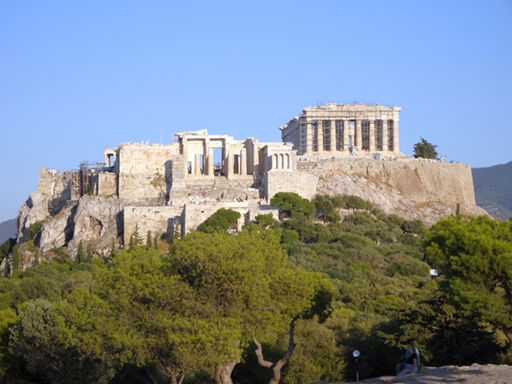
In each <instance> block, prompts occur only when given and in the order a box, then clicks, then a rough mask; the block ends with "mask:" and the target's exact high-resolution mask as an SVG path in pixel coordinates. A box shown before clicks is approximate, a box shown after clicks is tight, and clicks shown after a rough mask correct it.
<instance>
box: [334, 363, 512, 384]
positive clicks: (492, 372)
mask: <svg viewBox="0 0 512 384" xmlns="http://www.w3.org/2000/svg"><path fill="white" fill-rule="evenodd" d="M353 383H355V382H351V383H350V384H353ZM360 383H364V384H386V383H408V384H437V383H447V384H457V383H463V384H512V366H510V365H493V364H488V365H480V364H473V365H471V366H467V367H457V366H446V367H439V368H430V367H426V368H425V369H423V370H422V371H421V373H418V374H416V375H409V376H405V377H394V376H383V377H376V378H373V379H366V380H361V381H360ZM340 384H341V383H340ZM345 384H349V383H345Z"/></svg>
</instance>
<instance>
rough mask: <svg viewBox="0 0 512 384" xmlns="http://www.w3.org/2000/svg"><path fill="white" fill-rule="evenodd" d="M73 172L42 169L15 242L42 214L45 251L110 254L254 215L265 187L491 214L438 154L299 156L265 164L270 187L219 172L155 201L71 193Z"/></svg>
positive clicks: (421, 211)
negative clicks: (272, 166) (288, 162)
mask: <svg viewBox="0 0 512 384" xmlns="http://www.w3.org/2000/svg"><path fill="white" fill-rule="evenodd" d="M106 175H109V174H108V173H106ZM99 176H102V174H100V175H99ZM73 177H75V179H76V174H75V176H73V174H72V173H71V172H65V173H60V172H57V171H55V170H48V169H47V168H46V167H43V168H42V169H41V172H40V180H39V186H38V187H37V189H36V191H34V192H33V193H31V194H30V196H29V198H28V200H27V201H26V203H25V204H24V205H23V206H22V207H21V209H20V211H19V214H18V238H17V241H18V243H23V242H24V241H26V240H27V233H28V232H27V229H28V228H30V227H31V226H32V225H33V224H35V223H37V222H41V223H42V229H41V231H40V233H39V234H38V235H37V236H36V238H35V239H34V246H35V247H36V249H37V250H38V251H39V252H40V253H44V252H48V251H50V250H52V249H54V248H60V247H67V249H68V253H70V254H71V255H72V256H74V255H75V254H76V250H77V248H78V246H79V244H80V243H82V245H83V247H84V249H87V250H88V251H89V252H91V253H92V254H93V255H95V256H107V255H108V254H109V253H110V251H111V249H112V246H113V245H114V246H115V247H116V248H117V247H120V246H121V245H122V244H123V237H124V242H127V241H129V237H130V234H133V232H134V231H135V230H136V228H137V227H138V228H139V235H141V236H144V235H145V234H146V232H149V231H151V233H152V234H154V235H158V234H162V233H170V232H169V231H171V232H173V230H171V229H170V228H174V226H175V223H176V222H177V221H180V220H181V221H184V222H180V225H182V226H183V228H185V229H186V230H190V229H193V228H195V227H197V225H199V224H200V222H201V221H202V220H204V219H205V218H206V217H208V216H209V215H210V214H211V213H213V212H215V210H216V209H219V208H220V207H231V205H230V204H235V206H236V207H238V208H239V209H241V213H242V216H247V217H253V216H254V215H251V212H252V213H254V212H256V211H258V212H259V210H260V209H263V208H262V206H260V204H259V203H260V199H259V198H261V197H263V195H264V193H265V191H267V193H268V194H267V196H269V197H271V196H272V195H273V194H274V193H276V192H278V191H291V192H297V193H299V194H301V195H303V196H304V197H307V198H312V197H313V196H314V194H315V193H318V194H328V195H335V194H353V195H357V196H360V197H362V198H363V199H365V200H369V201H371V202H373V203H374V204H375V205H376V206H378V207H379V208H380V209H382V210H383V211H384V212H386V213H394V214H397V215H399V216H402V217H404V218H407V219H421V220H423V221H425V222H426V223H434V222H436V221H437V220H438V219H439V218H441V217H445V216H448V215H453V214H454V213H455V212H456V210H457V209H459V210H460V212H461V213H466V214H471V215H481V214H486V212H485V211H484V210H483V209H481V208H479V207H477V206H476V205H475V196H474V191H473V181H472V174H471V169H470V168H469V167H468V166H466V165H464V164H452V163H443V162H440V161H436V160H423V159H410V158H395V159H386V160H384V159H383V160H374V159H372V158H369V157H362V156H360V157H351V156H345V157H338V158H334V157H326V158H319V157H318V156H316V157H313V156H311V157H306V156H301V157H299V158H298V161H297V169H296V170H294V171H292V170H289V169H286V170H280V169H278V170H271V171H269V172H267V176H266V177H265V178H264V179H263V183H266V184H267V189H266V190H265V188H260V189H259V192H258V189H254V188H250V187H249V186H250V185H251V184H252V182H253V180H252V179H249V178H247V180H246V179H240V180H239V179H235V180H232V179H229V178H225V177H218V178H217V177H215V178H213V179H212V180H211V181H210V182H209V183H206V182H205V181H204V180H203V181H201V180H194V182H195V184H193V183H191V184H190V185H188V186H187V190H186V191H187V193H186V194H183V196H182V197H179V196H178V195H176V196H174V195H172V198H171V200H170V201H169V202H168V203H167V204H165V203H164V204H155V201H154V199H138V200H136V201H134V200H127V199H123V198H120V197H119V196H118V195H115V194H114V195H111V196H108V197H107V196H101V195H100V194H99V192H98V191H99V189H98V190H97V191H96V194H95V192H94V188H92V194H91V195H87V194H86V195H84V196H82V197H79V194H77V193H76V190H73V191H75V192H74V193H72V188H73V182H74V179H73ZM242 181H243V182H242ZM114 185H115V183H114ZM146 187H147V188H153V189H154V187H153V186H152V185H151V184H150V185H149V186H144V185H141V186H140V188H146ZM111 189H114V190H115V188H111ZM270 192H272V193H270ZM258 193H259V194H260V196H258ZM261 201H262V200H261ZM236 204H238V205H240V206H238V205H236ZM235 206H233V207H235ZM457 207H458V208H457ZM247 210H249V211H248V212H246V211H247ZM253 211H254V212H253ZM269 212H270V211H269ZM31 260H32V261H33V260H34V258H33V255H32V256H30V255H28V254H27V258H26V263H25V264H24V265H23V266H22V268H23V267H24V266H28V265H30V263H31V262H32V261H31Z"/></svg>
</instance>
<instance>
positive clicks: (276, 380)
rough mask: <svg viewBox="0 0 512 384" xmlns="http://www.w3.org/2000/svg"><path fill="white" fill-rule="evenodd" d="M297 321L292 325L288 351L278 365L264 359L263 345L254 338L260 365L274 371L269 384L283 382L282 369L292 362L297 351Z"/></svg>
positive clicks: (293, 321)
mask: <svg viewBox="0 0 512 384" xmlns="http://www.w3.org/2000/svg"><path fill="white" fill-rule="evenodd" d="M295 320H297V318H295V319H293V320H292V322H291V323H290V339H289V342H288V350H287V351H286V353H285V354H284V356H283V357H282V358H281V359H279V360H278V361H277V362H276V363H273V362H271V361H268V360H265V358H264V357H263V350H262V348H261V344H260V343H259V342H258V340H256V338H253V341H254V344H256V350H255V353H256V356H257V358H258V364H259V365H261V366H263V367H265V368H272V371H273V374H274V375H273V377H272V379H270V382H269V384H278V383H279V380H281V368H283V367H284V366H285V365H286V363H288V361H289V360H290V357H292V354H293V351H294V349H295V341H294V333H295Z"/></svg>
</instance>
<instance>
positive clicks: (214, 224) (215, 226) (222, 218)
mask: <svg viewBox="0 0 512 384" xmlns="http://www.w3.org/2000/svg"><path fill="white" fill-rule="evenodd" d="M239 218H240V214H239V213H238V212H235V211H233V210H231V209H225V208H221V209H219V210H218V211H217V212H215V213H214V214H213V215H212V216H210V217H209V218H208V219H206V220H205V221H204V222H203V223H202V224H201V225H200V226H199V230H200V231H201V232H206V233H214V232H225V231H227V230H228V229H229V228H232V227H233V226H236V224H237V223H238V219H239Z"/></svg>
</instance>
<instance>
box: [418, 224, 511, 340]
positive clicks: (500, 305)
mask: <svg viewBox="0 0 512 384" xmlns="http://www.w3.org/2000/svg"><path fill="white" fill-rule="evenodd" d="M426 251H427V257H428V258H429V259H430V260H431V261H432V262H433V263H434V265H435V266H436V267H437V268H438V269H439V271H440V273H441V276H442V280H440V288H441V291H442V292H443V293H444V295H445V297H446V301H447V303H448V304H449V305H451V306H452V307H453V308H454V310H455V311H457V313H458V314H460V315H461V316H462V317H463V318H464V319H466V320H471V321H472V322H473V326H474V327H475V328H481V327H482V326H485V324H488V325H489V326H491V328H492V329H494V330H495V331H496V332H498V334H497V337H499V333H501V334H502V335H504V336H506V337H507V339H508V341H509V346H510V343H512V222H510V221H501V220H493V219H491V218H488V217H486V216H480V217H477V218H473V217H467V216H463V215H459V216H456V217H450V218H447V219H443V220H441V221H439V222H438V223H437V224H435V225H434V226H432V228H431V229H430V230H429V231H428V232H427V234H426Z"/></svg>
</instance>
